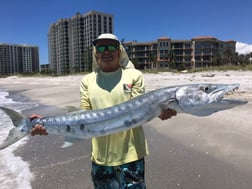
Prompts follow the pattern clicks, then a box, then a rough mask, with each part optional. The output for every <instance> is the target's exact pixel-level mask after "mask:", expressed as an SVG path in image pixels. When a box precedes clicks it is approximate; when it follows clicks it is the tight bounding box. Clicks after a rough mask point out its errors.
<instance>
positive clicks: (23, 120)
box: [0, 84, 247, 149]
mask: <svg viewBox="0 0 252 189" xmlns="http://www.w3.org/2000/svg"><path fill="white" fill-rule="evenodd" d="M238 87H239V85H238V84H231V85H228V84H192V85H180V86H172V87H166V88H162V89H157V90H154V91H151V92H148V93H146V94H144V95H141V96H138V97H136V98H134V99H132V100H129V101H127V102H124V103H121V104H118V105H115V106H112V107H109V108H105V109H100V110H88V111H84V110H80V111H76V112H72V113H68V114H64V115H58V116H48V117H44V118H36V119H33V120H30V119H29V117H26V116H24V115H22V114H21V113H18V112H15V111H13V110H10V109H7V108H5V107H0V109H1V110H2V111H4V112H5V113H6V114H7V115H8V116H9V117H10V118H11V120H12V122H13V125H14V126H15V127H14V128H13V129H11V130H10V132H9V135H8V137H7V138H6V139H5V140H4V141H3V143H2V144H1V145H0V149H4V148H6V147H7V146H9V145H11V144H13V143H15V142H16V141H18V140H19V139H21V138H23V137H25V136H27V135H28V134H29V133H30V132H31V129H32V128H33V127H34V126H35V125H36V124H40V125H43V126H44V127H45V128H46V131H47V132H48V133H49V134H56V135H62V136H65V138H66V141H68V142H73V141H74V140H76V139H86V138H91V137H99V136H103V135H109V134H112V133H116V132H120V131H124V130H127V129H130V128H134V127H137V126H139V125H142V124H144V123H146V122H148V121H150V120H152V119H154V118H155V117H157V116H159V115H160V113H161V110H162V109H166V108H171V109H174V110H176V111H177V112H178V113H187V114H191V115H195V116H208V115H210V114H213V113H215V112H218V111H221V110H226V109H229V108H233V107H235V106H238V105H242V104H246V103H247V101H243V100H232V99H230V100H229V99H226V98H224V96H226V94H228V93H229V92H232V91H234V90H236V89H238ZM68 145H71V144H70V143H68ZM68 145H66V146H68Z"/></svg>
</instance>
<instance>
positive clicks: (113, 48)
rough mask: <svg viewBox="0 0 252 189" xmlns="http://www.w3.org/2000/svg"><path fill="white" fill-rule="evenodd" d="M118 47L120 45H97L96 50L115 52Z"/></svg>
mask: <svg viewBox="0 0 252 189" xmlns="http://www.w3.org/2000/svg"><path fill="white" fill-rule="evenodd" d="M117 48H118V45H98V46H96V51H97V52H99V53H103V52H105V51H106V50H107V51H108V52H115V51H116V50H117Z"/></svg>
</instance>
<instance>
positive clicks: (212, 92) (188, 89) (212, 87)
mask: <svg viewBox="0 0 252 189" xmlns="http://www.w3.org/2000/svg"><path fill="white" fill-rule="evenodd" d="M238 88H239V84H194V85H185V86H181V87H179V88H178V90H177V91H176V100H177V103H178V105H179V107H180V108H181V109H182V111H183V112H185V113H189V114H192V115H196V116H208V115H210V114H212V113H215V112H218V111H221V110H226V109H230V108H233V107H235V106H238V105H242V104H246V103H247V101H244V100H236V99H226V98H225V97H226V96H227V94H228V93H230V92H233V91H235V90H236V89H238Z"/></svg>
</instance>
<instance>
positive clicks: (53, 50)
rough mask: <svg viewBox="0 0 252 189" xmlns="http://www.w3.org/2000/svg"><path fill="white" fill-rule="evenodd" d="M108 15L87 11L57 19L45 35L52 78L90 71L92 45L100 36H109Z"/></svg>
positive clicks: (111, 20)
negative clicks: (103, 34)
mask: <svg viewBox="0 0 252 189" xmlns="http://www.w3.org/2000/svg"><path fill="white" fill-rule="evenodd" d="M113 23H114V17H113V15H111V14H106V13H101V12H97V11H90V12H88V13H86V14H80V13H77V14H76V15H74V16H73V17H71V18H64V19H60V20H59V21H57V22H56V23H53V24H52V25H51V26H50V28H49V31H48V48H49V65H50V69H51V71H52V72H53V73H54V74H57V75H59V74H68V73H76V72H84V71H91V69H92V65H91V64H92V42H93V40H94V39H96V38H97V37H98V35H100V34H101V33H113V31H114V26H113Z"/></svg>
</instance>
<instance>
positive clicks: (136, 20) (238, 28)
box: [0, 0, 252, 64]
mask: <svg viewBox="0 0 252 189" xmlns="http://www.w3.org/2000/svg"><path fill="white" fill-rule="evenodd" d="M251 8H252V1H251V0H239V1H238V0H176V1H169V0H2V2H1V5H0V43H7V44H27V45H36V46H38V47H39V56H40V64H46V63H48V38H47V32H48V30H49V27H50V25H51V24H53V23H56V22H57V21H58V20H59V19H61V18H70V17H72V16H74V15H75V14H76V13H77V12H79V13H81V14H84V13H87V12H89V11H91V10H95V11H98V12H104V13H109V14H112V15H113V16H114V33H115V34H116V35H117V36H118V38H119V39H120V40H121V39H124V40H125V41H132V40H137V41H139V42H148V41H154V40H157V39H158V38H159V37H164V36H166V37H169V38H171V39H172V40H185V39H186V40H189V39H191V38H193V37H197V36H213V37H215V38H217V39H219V40H222V41H226V40H235V41H237V44H236V50H237V52H238V53H239V54H246V53H250V52H252V24H251V19H252V10H251Z"/></svg>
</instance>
